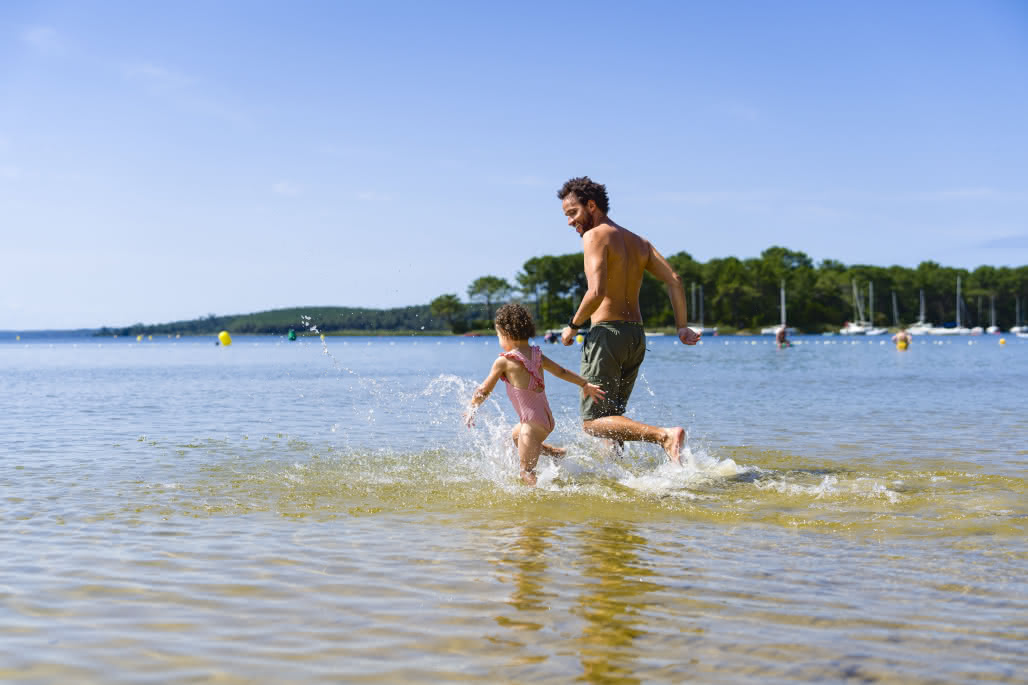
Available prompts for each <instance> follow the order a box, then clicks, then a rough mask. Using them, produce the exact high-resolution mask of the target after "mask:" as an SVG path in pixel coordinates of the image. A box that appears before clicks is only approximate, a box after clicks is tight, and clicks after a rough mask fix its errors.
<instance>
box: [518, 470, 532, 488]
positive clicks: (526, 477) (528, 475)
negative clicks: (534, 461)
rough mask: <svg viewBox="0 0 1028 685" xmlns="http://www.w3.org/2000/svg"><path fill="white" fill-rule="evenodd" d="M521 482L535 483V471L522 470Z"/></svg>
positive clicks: (526, 483)
mask: <svg viewBox="0 0 1028 685" xmlns="http://www.w3.org/2000/svg"><path fill="white" fill-rule="evenodd" d="M521 482H522V483H524V484H525V485H535V472H534V471H522V472H521Z"/></svg>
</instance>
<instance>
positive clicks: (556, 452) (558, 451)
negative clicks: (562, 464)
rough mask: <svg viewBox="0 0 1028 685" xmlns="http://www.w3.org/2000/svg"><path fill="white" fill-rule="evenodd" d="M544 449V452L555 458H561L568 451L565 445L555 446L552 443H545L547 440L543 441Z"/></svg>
mask: <svg viewBox="0 0 1028 685" xmlns="http://www.w3.org/2000/svg"><path fill="white" fill-rule="evenodd" d="M542 451H543V454H547V455H549V456H551V457H553V458H554V459H560V458H561V457H563V456H565V455H566V454H567V453H568V451H567V450H566V449H564V448H563V447H554V446H553V445H550V444H548V443H545V442H544V443H543V450H542Z"/></svg>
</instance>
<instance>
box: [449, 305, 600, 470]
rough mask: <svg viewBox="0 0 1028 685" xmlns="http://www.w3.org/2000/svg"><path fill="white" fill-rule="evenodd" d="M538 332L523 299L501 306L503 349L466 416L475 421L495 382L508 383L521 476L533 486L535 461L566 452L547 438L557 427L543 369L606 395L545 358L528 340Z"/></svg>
mask: <svg viewBox="0 0 1028 685" xmlns="http://www.w3.org/2000/svg"><path fill="white" fill-rule="evenodd" d="M534 336H535V324H534V323H533V322H532V315H531V314H529V313H528V310H527V309H525V308H524V307H522V306H521V305H520V304H505V305H503V306H502V307H500V309H499V310H498V311H497V312H496V337H497V338H499V340H500V347H502V348H503V350H504V351H503V353H502V354H501V355H500V356H499V357H498V358H497V359H496V361H495V362H493V368H492V369H491V370H490V371H489V375H488V376H487V377H486V379H485V380H484V381H482V385H480V386H478V389H477V390H475V394H474V396H473V397H472V398H471V406H470V407H468V411H467V413H466V414H465V415H464V418H465V421H466V423H467V425H468V427H471V426H473V425H474V421H475V412H476V411H478V407H479V406H480V405H481V404H482V402H484V401H485V398H487V397H489V393H491V392H492V391H493V388H494V387H496V381H498V380H500V379H503V382H504V383H506V384H507V396H508V397H509V398H510V402H511V404H513V405H514V409H515V411H517V413H518V419H520V422H519V423H518V425H516V426H514V431H513V433H512V434H511V437H512V438H513V439H514V445H515V446H516V447H517V448H518V455H519V456H520V458H521V480H522V481H524V482H525V484H527V485H535V480H536V479H535V465H536V463H538V461H539V454H540V453H541V452H546V453H547V454H549V455H553V456H563V455H564V450H563V449H561V448H558V447H552V446H550V445H547V444H544V443H543V440H545V439H546V436H547V435H549V434H550V433H551V432H552V431H553V428H554V422H553V414H552V413H551V412H550V403H549V402H548V401H547V400H546V392H545V390H544V385H543V370H544V369H545V370H546V371H549V372H550V373H552V374H553V375H554V376H556V377H557V378H560V379H562V380H565V381H567V382H568V383H574V384H575V385H577V386H579V387H580V388H582V392H584V393H585V394H587V395H589V396H590V397H592V398H593V399H595V400H600V399H602V398H603V395H604V394H605V393H604V392H603V391H602V390H600V388H599V387H598V386H595V385H593V384H592V383H588V382H586V380H585V379H584V378H582V377H581V376H579V375H578V374H576V373H572V372H571V371H568V370H567V369H565V368H563V367H561V366H560V365H558V364H556V363H555V362H553V361H552V360H550V359H549V358H547V357H546V356H545V355H544V354H543V353H542V352H541V351H540V350H539V348H538V347H536V346H535V345H529V344H528V339H529V338H532V337H534Z"/></svg>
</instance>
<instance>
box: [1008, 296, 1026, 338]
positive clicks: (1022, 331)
mask: <svg viewBox="0 0 1028 685" xmlns="http://www.w3.org/2000/svg"><path fill="white" fill-rule="evenodd" d="M1010 332H1011V333H1013V334H1015V335H1017V336H1018V337H1022V336H1024V335H1028V326H1025V325H1024V319H1022V318H1021V296H1020V295H1014V325H1013V327H1012V328H1011V329H1010Z"/></svg>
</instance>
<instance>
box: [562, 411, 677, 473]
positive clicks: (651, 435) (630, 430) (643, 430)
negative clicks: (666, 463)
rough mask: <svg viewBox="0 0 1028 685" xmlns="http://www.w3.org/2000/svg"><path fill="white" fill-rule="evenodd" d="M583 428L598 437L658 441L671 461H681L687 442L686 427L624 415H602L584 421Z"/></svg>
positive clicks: (618, 439)
mask: <svg viewBox="0 0 1028 685" xmlns="http://www.w3.org/2000/svg"><path fill="white" fill-rule="evenodd" d="M582 428H584V429H585V432H586V433H589V434H590V435H595V436H596V437H598V438H608V439H610V440H617V441H622V442H624V441H635V442H652V443H656V444H658V445H660V446H661V447H662V448H664V451H665V452H666V453H667V456H668V457H670V459H671V461H673V462H674V463H676V464H680V463H681V461H680V460H681V452H682V445H683V444H684V443H685V429H683V428H682V427H681V426H674V427H671V428H662V427H658V426H650V425H648V424H645V423H639V422H638V421H633V420H632V419H629V418H626V417H624V416H602V417H600V418H598V419H588V420H585V421H583V422H582Z"/></svg>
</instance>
